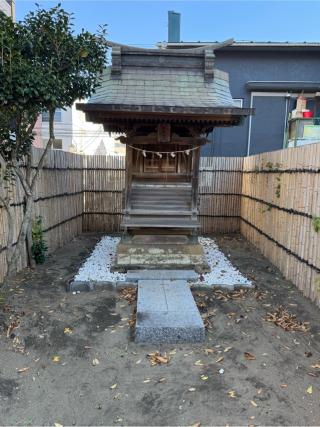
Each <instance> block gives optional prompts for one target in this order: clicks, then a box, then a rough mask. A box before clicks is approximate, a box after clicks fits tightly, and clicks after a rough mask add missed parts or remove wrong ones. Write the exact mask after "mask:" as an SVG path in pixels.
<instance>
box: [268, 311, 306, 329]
mask: <svg viewBox="0 0 320 427" xmlns="http://www.w3.org/2000/svg"><path fill="white" fill-rule="evenodd" d="M265 320H267V321H268V322H273V323H274V324H275V325H277V326H280V328H282V329H284V330H285V331H298V332H306V331H308V330H309V329H310V327H309V323H308V322H301V321H299V320H297V316H296V315H294V314H291V313H289V311H288V310H287V309H285V308H284V307H282V306H281V305H280V306H279V307H278V308H277V309H276V311H275V312H274V313H267V315H266V317H265Z"/></svg>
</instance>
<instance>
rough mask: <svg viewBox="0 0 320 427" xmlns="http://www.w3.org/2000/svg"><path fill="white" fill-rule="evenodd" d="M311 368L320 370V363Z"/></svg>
mask: <svg viewBox="0 0 320 427" xmlns="http://www.w3.org/2000/svg"><path fill="white" fill-rule="evenodd" d="M311 368H313V369H320V362H318V363H315V364H314V365H311Z"/></svg>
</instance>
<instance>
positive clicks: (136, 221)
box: [121, 216, 200, 229]
mask: <svg viewBox="0 0 320 427" xmlns="http://www.w3.org/2000/svg"><path fill="white" fill-rule="evenodd" d="M121 225H122V226H123V227H127V228H130V227H131V228H135V227H139V228H142V227H143V228H185V229H196V228H199V227H200V223H199V222H198V221H197V220H195V219H191V218H177V217H157V216H154V217H144V216H138V217H137V216H134V217H131V218H127V217H124V219H123V221H122V224H121Z"/></svg>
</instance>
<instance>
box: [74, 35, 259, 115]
mask: <svg viewBox="0 0 320 427" xmlns="http://www.w3.org/2000/svg"><path fill="white" fill-rule="evenodd" d="M228 42H229V43H230V42H232V40H231V41H228ZM225 44H226V43H223V44H222V45H225ZM217 46H218V47H220V46H221V44H219V45H216V44H215V45H210V46H206V47H205V48H202V47H200V48H196V49H186V50H185V49H183V50H181V49H177V50H170V51H169V50H161V49H141V48H134V47H130V46H124V45H119V44H114V43H112V66H110V67H108V68H106V69H105V71H104V73H103V76H102V80H101V85H100V86H99V87H98V88H97V90H96V93H95V94H94V95H93V96H92V97H91V98H90V100H89V102H88V103H87V104H78V105H77V108H78V109H81V110H83V111H85V112H86V113H87V118H88V119H89V120H93V119H96V120H97V119H98V115H100V118H101V117H102V116H101V114H102V112H104V114H102V115H103V116H104V117H106V114H107V112H108V113H109V116H110V114H111V113H114V115H115V114H118V115H119V114H122V115H127V116H128V115H130V114H131V115H132V114H135V115H136V114H142V115H146V114H149V115H150V114H153V115H154V114H157V115H158V117H159V116H161V115H166V117H167V118H168V116H175V115H180V116H181V115H192V116H199V115H201V116H205V117H206V118H207V119H210V116H213V115H220V116H221V115H222V116H228V117H234V118H240V116H244V115H248V114H250V113H251V110H250V109H242V108H237V107H236V106H235V104H234V103H233V99H232V96H231V94H230V89H229V76H228V74H227V73H225V72H223V71H220V70H217V69H216V68H215V67H214V58H215V56H214V50H215V49H216V48H217ZM95 112H96V117H95V118H94V113H95Z"/></svg>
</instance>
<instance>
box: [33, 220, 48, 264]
mask: <svg viewBox="0 0 320 427" xmlns="http://www.w3.org/2000/svg"><path fill="white" fill-rule="evenodd" d="M47 250H48V247H47V244H46V242H45V240H44V239H43V230H42V217H41V216H38V217H36V219H35V220H34V221H33V225H32V248H31V251H32V257H33V259H34V260H35V262H36V263H37V264H43V263H44V261H45V259H46V252H47Z"/></svg>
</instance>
